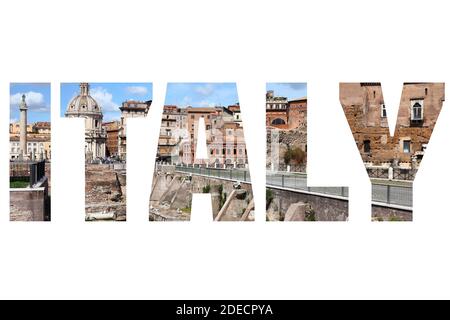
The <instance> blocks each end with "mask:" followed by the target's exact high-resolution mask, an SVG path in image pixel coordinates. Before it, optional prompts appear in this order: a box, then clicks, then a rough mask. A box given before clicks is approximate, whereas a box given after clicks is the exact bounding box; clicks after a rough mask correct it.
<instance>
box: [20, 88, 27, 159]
mask: <svg viewBox="0 0 450 320" xmlns="http://www.w3.org/2000/svg"><path fill="white" fill-rule="evenodd" d="M19 110H20V152H21V154H22V158H23V159H24V160H27V159H28V150H27V149H28V148H27V111H28V106H27V103H26V102H25V95H22V102H21V103H20V106H19Z"/></svg>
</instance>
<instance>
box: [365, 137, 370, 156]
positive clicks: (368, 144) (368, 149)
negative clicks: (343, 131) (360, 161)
mask: <svg viewBox="0 0 450 320" xmlns="http://www.w3.org/2000/svg"><path fill="white" fill-rule="evenodd" d="M364 153H370V140H364Z"/></svg>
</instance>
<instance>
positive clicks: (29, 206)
mask: <svg viewBox="0 0 450 320" xmlns="http://www.w3.org/2000/svg"><path fill="white" fill-rule="evenodd" d="M9 196H10V220H11V221H44V220H45V199H46V190H45V186H43V187H41V188H34V189H30V188H24V189H10V192H9Z"/></svg>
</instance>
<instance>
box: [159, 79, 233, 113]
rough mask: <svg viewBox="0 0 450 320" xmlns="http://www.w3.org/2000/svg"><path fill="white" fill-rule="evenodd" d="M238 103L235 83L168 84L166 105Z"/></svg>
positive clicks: (212, 105) (222, 104) (223, 104)
mask: <svg viewBox="0 0 450 320" xmlns="http://www.w3.org/2000/svg"><path fill="white" fill-rule="evenodd" d="M236 102H239V99H238V94H237V88H236V84H235V83H169V84H168V85H167V91H166V100H165V104H166V105H177V106H179V107H187V106H192V107H194V108H195V107H197V108H198V107H214V106H229V105H232V104H235V103H236Z"/></svg>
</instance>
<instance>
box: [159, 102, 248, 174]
mask: <svg viewBox="0 0 450 320" xmlns="http://www.w3.org/2000/svg"><path fill="white" fill-rule="evenodd" d="M200 119H203V120H204V122H205V131H206V145H207V152H208V159H202V160H195V148H196V145H197V134H198V122H199V120H200ZM241 122H242V119H241V110H240V107H239V105H238V104H236V105H232V106H228V107H209V108H195V107H187V108H179V107H177V106H165V107H164V113H163V118H162V122H161V128H160V136H159V143H158V155H157V161H159V162H165V163H172V164H185V165H193V164H199V165H208V166H214V167H224V166H228V167H230V166H236V167H237V166H239V167H244V166H246V165H247V163H248V161H247V149H246V146H245V139H244V131H243V128H242V126H241Z"/></svg>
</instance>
